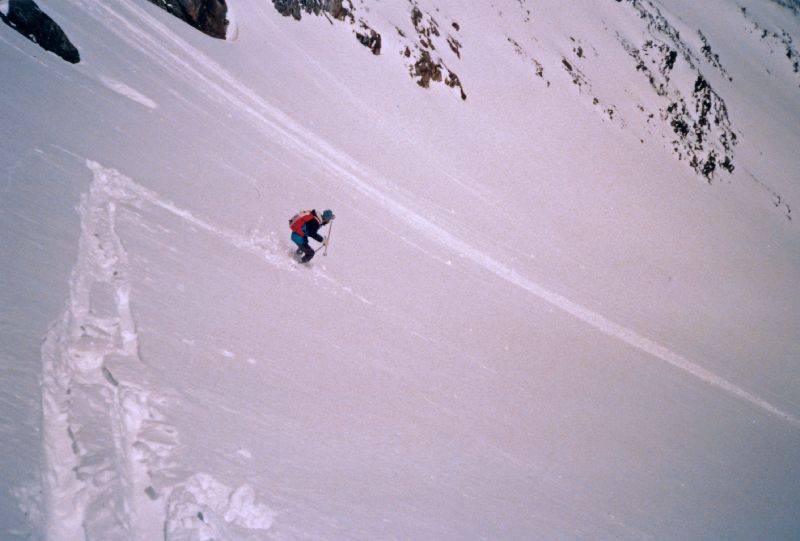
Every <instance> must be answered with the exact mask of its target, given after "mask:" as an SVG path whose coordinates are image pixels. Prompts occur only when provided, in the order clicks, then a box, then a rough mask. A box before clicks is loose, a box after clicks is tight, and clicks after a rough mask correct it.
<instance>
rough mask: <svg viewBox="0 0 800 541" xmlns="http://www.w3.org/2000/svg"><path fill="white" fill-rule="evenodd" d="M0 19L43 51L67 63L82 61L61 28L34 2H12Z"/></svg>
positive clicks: (26, 0) (17, 0)
mask: <svg viewBox="0 0 800 541" xmlns="http://www.w3.org/2000/svg"><path fill="white" fill-rule="evenodd" d="M0 19H2V21H3V22H4V23H6V24H7V25H8V26H10V27H11V28H13V29H15V30H16V31H17V32H19V33H20V34H22V35H23V36H25V37H26V38H28V39H29V40H31V41H32V42H34V43H36V44H38V45H39V46H40V47H41V48H42V49H45V50H46V51H50V52H52V53H55V54H57V55H58V56H60V57H61V58H63V59H64V60H66V61H67V62H71V63H72V64H77V63H78V62H80V61H81V56H80V53H78V49H77V48H75V46H74V45H73V44H72V42H71V41H70V40H69V38H68V37H67V35H66V34H65V33H64V31H63V30H62V29H61V27H60V26H59V25H58V24H57V23H56V22H55V21H54V20H53V19H51V18H50V17H49V16H48V15H47V14H46V13H44V12H43V11H42V10H41V9H39V6H37V5H36V2H34V1H33V0H11V1H10V2H9V4H8V13H7V14H5V15H4V14H2V13H0Z"/></svg>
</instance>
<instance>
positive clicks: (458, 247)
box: [86, 2, 800, 428]
mask: <svg viewBox="0 0 800 541" xmlns="http://www.w3.org/2000/svg"><path fill="white" fill-rule="evenodd" d="M117 5H118V6H119V8H118V9H117V8H114V7H110V6H108V5H106V4H105V3H103V4H99V3H91V5H88V4H86V9H87V11H92V12H93V13H92V15H93V16H94V17H95V18H97V19H98V22H100V23H101V24H109V20H108V19H111V20H112V21H111V22H110V24H112V25H117V26H120V27H124V28H125V31H123V32H120V33H119V35H120V37H122V39H125V40H126V41H128V42H129V44H130V45H131V46H133V47H135V48H137V49H139V50H140V51H142V52H143V53H144V54H146V55H148V56H149V57H150V58H151V59H152V60H153V61H154V62H155V63H156V64H160V65H162V66H163V67H164V68H165V69H166V70H168V71H169V72H170V73H174V74H176V75H179V76H182V77H185V78H186V79H187V81H191V82H193V83H195V84H198V85H202V87H203V88H205V89H206V90H207V92H208V93H209V95H210V97H211V98H212V99H214V100H216V101H218V102H219V103H220V104H224V106H225V108H226V109H229V110H236V111H237V112H239V113H240V114H242V115H244V117H245V119H246V120H247V122H248V123H250V124H251V125H252V127H254V128H255V129H257V130H259V131H260V132H261V133H263V134H264V135H265V136H266V137H267V138H268V139H269V140H272V141H277V142H279V143H280V144H281V145H282V146H284V147H285V148H287V149H289V150H292V151H294V152H297V153H298V154H299V155H301V156H304V157H306V158H307V159H309V160H313V161H316V162H317V163H320V164H324V166H325V167H326V168H327V169H328V171H327V172H328V173H329V174H330V176H331V178H338V179H339V180H340V181H342V182H344V183H346V184H348V185H349V186H350V187H351V188H353V189H355V190H356V191H358V192H359V193H361V194H362V195H364V196H366V197H368V198H369V199H370V200H372V201H374V202H375V203H377V204H378V205H380V206H381V207H383V208H384V209H385V210H386V211H387V212H389V213H391V214H392V215H394V216H396V217H397V218H398V219H400V220H402V221H404V222H405V223H406V224H408V225H409V226H410V227H411V228H413V229H415V230H416V231H417V232H419V233H420V234H422V235H423V236H425V237H427V238H428V239H429V240H431V241H433V242H435V243H438V244H440V245H442V247H443V248H444V249H446V250H448V251H453V252H456V254H459V255H462V256H463V257H465V258H468V259H469V260H471V261H472V262H473V263H475V264H477V265H479V266H480V267H483V268H484V269H486V270H488V271H490V272H492V273H494V274H495V275H497V276H498V277H500V278H502V279H503V280H506V281H508V282H510V283H512V284H514V285H516V286H518V287H520V288H522V289H524V290H525V291H528V292H529V293H531V294H532V295H534V296H536V297H537V298H540V299H542V300H544V301H546V302H548V303H550V304H552V305H553V306H556V307H557V308H559V309H561V310H563V311H565V312H567V313H569V314H570V315H572V316H574V317H575V318H577V319H579V320H580V321H583V322H584V323H586V324H588V325H590V326H591V327H593V328H595V329H597V330H599V331H601V332H602V333H604V334H606V335H608V336H611V337H613V338H616V339H618V340H621V341H622V342H624V343H626V344H628V345H630V346H632V347H634V348H636V349H638V350H641V351H643V352H645V353H647V354H648V355H650V356H652V357H654V358H656V359H659V360H661V361H663V362H665V363H667V364H669V365H671V366H673V367H675V368H678V369H680V370H682V371H684V372H685V373H687V374H690V375H691V376H693V377H695V378H697V379H699V380H701V381H703V382H705V383H707V384H709V385H711V386H713V387H716V388H718V389H722V390H723V391H725V392H727V393H729V394H730V395H732V396H734V397H736V398H738V399H741V400H744V401H747V402H749V403H750V404H752V405H753V406H756V407H758V408H760V409H761V410H763V411H765V412H767V413H769V414H770V415H773V416H775V417H777V418H779V419H782V420H784V421H786V422H788V423H790V424H791V425H793V426H794V427H796V428H797V427H800V418H798V417H796V416H795V415H792V414H790V413H788V412H785V411H783V410H781V409H780V408H778V407H776V406H775V405H773V404H771V403H770V402H768V401H766V400H764V399H762V398H760V397H759V396H756V395H754V394H753V393H751V392H749V391H747V390H745V389H743V388H742V387H740V386H738V385H736V384H734V383H732V382H730V381H728V380H726V379H725V378H722V377H720V376H718V375H717V374H715V373H713V372H711V371H710V370H708V369H706V368H703V367H702V366H701V365H700V364H698V363H697V362H694V361H692V360H690V359H688V358H686V357H684V356H681V355H679V354H677V353H675V352H673V351H671V350H670V349H669V348H667V347H665V346H663V345H661V344H659V343H658V342H655V341H654V340H651V339H649V338H646V337H644V336H641V335H640V334H638V333H637V332H635V331H634V330H632V329H630V328H627V327H625V326H623V325H620V324H618V323H615V322H613V321H611V320H609V319H608V318H606V317H605V316H603V315H601V314H599V313H597V312H594V311H593V310H590V309H589V308H587V307H585V306H583V305H581V304H579V303H577V302H574V301H572V300H570V299H568V298H566V297H564V296H562V295H560V294H558V293H555V292H553V291H550V290H548V289H546V288H544V287H542V286H540V285H539V284H537V283H535V282H534V281H532V280H530V279H529V278H527V277H525V276H523V275H522V274H520V273H519V272H517V271H515V270H514V269H512V268H510V267H508V266H507V265H505V264H503V263H502V262H500V261H498V260H496V259H494V258H492V257H491V256H489V255H488V254H486V253H484V252H482V251H481V250H479V249H477V248H475V247H473V246H471V245H470V244H469V243H467V242H465V241H463V240H462V239H460V238H459V237H457V236H455V235H453V234H451V233H449V232H448V231H447V230H446V229H444V228H443V227H441V226H438V225H436V224H435V223H433V222H431V221H430V220H428V219H426V218H425V217H424V216H423V214H422V213H420V212H416V211H414V210H413V208H412V207H411V205H413V203H412V202H411V201H409V202H401V201H399V200H396V199H393V198H391V197H389V196H388V195H387V194H390V193H401V192H400V191H399V190H398V189H397V187H396V186H394V185H393V183H392V182H391V181H390V180H389V179H386V178H384V177H382V176H381V175H379V174H377V173H376V172H374V171H372V170H371V169H370V168H369V167H367V166H365V165H364V164H361V163H360V162H358V161H357V160H355V159H353V158H351V157H350V156H348V155H347V154H346V153H344V152H342V151H340V150H338V149H336V148H335V147H333V146H332V145H331V144H330V143H328V142H327V141H326V140H324V139H322V138H321V137H319V136H318V135H316V134H315V133H313V132H311V131H309V130H307V129H305V128H304V127H303V126H301V125H299V124H297V123H296V122H294V121H293V120H292V119H291V118H290V117H288V116H287V115H286V114H285V113H283V112H282V111H281V110H280V109H278V108H277V107H275V106H273V105H272V104H270V103H269V102H268V101H266V100H265V99H264V98H262V97H261V96H260V95H259V94H258V93H256V92H255V91H253V90H252V89H251V88H249V87H248V86H247V85H245V84H244V83H242V82H240V81H238V80H237V78H236V77H235V76H234V75H233V74H232V73H230V72H229V71H227V70H225V69H224V68H223V67H222V66H221V65H219V64H218V63H216V62H215V61H213V60H212V59H211V58H209V57H207V56H206V55H204V54H203V53H202V52H201V51H199V50H198V49H195V48H194V47H192V46H191V45H189V44H188V43H187V42H185V41H184V40H182V39H181V38H180V37H179V36H178V35H176V34H174V33H173V32H171V31H170V30H169V29H168V28H166V27H165V26H164V25H163V24H161V23H160V22H159V21H158V19H156V18H155V17H153V16H151V15H149V14H148V13H147V11H145V10H144V9H142V8H140V7H138V6H136V5H133V4H130V3H128V2H121V3H118V4H117ZM95 11H96V12H95ZM118 11H120V12H121V11H125V12H127V13H128V14H130V17H125V16H123V15H121V14H120V13H118ZM101 12H102V13H101ZM104 18H105V20H104ZM135 19H138V20H139V21H140V23H141V24H134V23H133V22H132V20H135ZM149 32H152V33H154V34H156V35H151V34H149ZM173 49H174V50H175V52H173ZM364 179H369V180H370V182H369V183H368V182H367V181H365V180H364ZM143 197H144V196H143ZM152 202H154V203H155V204H159V203H157V202H156V201H152ZM162 206H164V208H167V206H166V205H162ZM167 210H171V211H172V212H174V213H175V214H178V215H181V214H185V218H186V219H187V220H189V221H192V220H196V219H195V218H193V217H192V216H191V214H189V213H186V212H185V211H178V210H177V209H170V208H167ZM197 225H200V226H201V227H203V228H204V229H207V230H209V231H213V230H214V228H212V227H210V225H209V224H205V223H202V222H198V223H197ZM219 233H220V234H221V235H222V236H225V237H229V235H228V234H227V233H223V232H219ZM230 240H231V241H234V243H236V242H238V241H237V240H236V239H235V238H231V239H230ZM365 302H367V301H365Z"/></svg>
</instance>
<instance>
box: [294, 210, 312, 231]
mask: <svg viewBox="0 0 800 541" xmlns="http://www.w3.org/2000/svg"><path fill="white" fill-rule="evenodd" d="M313 218H314V215H313V214H311V211H310V210H301V211H300V212H298V213H297V214H295V215H294V216H292V217H291V219H290V220H289V228H290V229H291V230H292V231H294V232H295V233H297V234H298V235H305V233H304V232H303V226H304V225H306V223H307V222H308V221H309V220H311V219H313Z"/></svg>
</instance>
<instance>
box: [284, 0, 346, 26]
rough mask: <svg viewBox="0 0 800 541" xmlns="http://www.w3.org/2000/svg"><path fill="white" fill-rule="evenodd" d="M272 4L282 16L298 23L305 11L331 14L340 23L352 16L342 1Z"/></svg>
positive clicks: (289, 0) (304, 0)
mask: <svg viewBox="0 0 800 541" xmlns="http://www.w3.org/2000/svg"><path fill="white" fill-rule="evenodd" d="M272 4H273V5H274V6H275V9H276V10H278V13H280V14H281V15H283V16H285V17H289V16H291V17H294V18H295V19H296V20H298V21H299V20H300V19H301V18H302V16H303V15H302V14H303V12H304V11H305V12H306V13H308V14H314V15H320V14H322V13H330V14H331V16H332V17H333V18H334V19H339V20H340V21H343V20H344V19H345V18H346V17H347V16H348V15H349V14H350V10H348V9H347V8H345V7H344V6H343V5H342V0H272Z"/></svg>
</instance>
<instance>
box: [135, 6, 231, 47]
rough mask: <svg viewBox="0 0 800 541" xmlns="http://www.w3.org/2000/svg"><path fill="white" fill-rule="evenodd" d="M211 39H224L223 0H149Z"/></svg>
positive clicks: (225, 26)
mask: <svg viewBox="0 0 800 541" xmlns="http://www.w3.org/2000/svg"><path fill="white" fill-rule="evenodd" d="M150 2H151V3H153V4H155V5H157V6H158V7H160V8H162V9H165V10H166V11H168V12H169V13H172V14H173V15H175V16H176V17H177V18H179V19H181V20H182V21H185V22H187V23H188V24H190V25H191V26H193V27H195V28H197V29H198V30H200V31H201V32H203V33H204V34H208V35H209V36H211V37H214V38H219V39H225V34H226V33H227V31H228V19H227V18H226V15H227V14H228V6H227V5H226V4H225V0H150Z"/></svg>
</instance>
